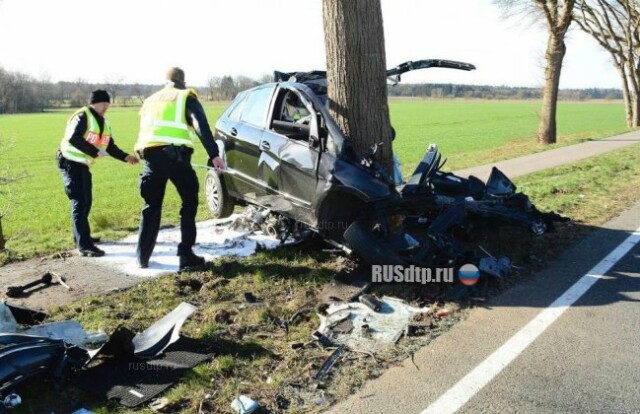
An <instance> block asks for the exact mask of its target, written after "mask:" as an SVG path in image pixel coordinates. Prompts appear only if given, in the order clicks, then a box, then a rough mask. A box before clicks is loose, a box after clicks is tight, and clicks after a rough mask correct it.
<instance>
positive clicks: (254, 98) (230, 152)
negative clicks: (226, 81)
mask: <svg viewBox="0 0 640 414" xmlns="http://www.w3.org/2000/svg"><path fill="white" fill-rule="evenodd" d="M273 90H274V85H265V86H261V87H258V88H255V89H251V90H249V91H247V92H245V94H246V96H245V97H244V99H243V101H242V102H241V103H239V104H238V106H237V107H236V108H235V109H234V110H232V111H231V112H230V114H229V117H228V118H227V121H228V124H226V125H225V127H226V129H227V133H226V142H225V148H226V156H227V164H228V168H227V169H228V173H229V175H230V176H231V180H230V181H232V182H233V185H232V187H233V188H230V189H229V190H230V192H232V193H239V194H242V195H243V197H245V198H247V199H249V200H254V201H255V200H257V199H258V198H259V197H261V196H262V195H264V194H266V187H267V185H266V183H265V180H264V177H263V176H262V174H260V167H259V163H260V155H261V150H260V141H261V138H262V134H263V132H264V130H265V126H266V123H267V110H268V108H269V103H270V101H271V97H272V95H273Z"/></svg>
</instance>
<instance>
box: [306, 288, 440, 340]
mask: <svg viewBox="0 0 640 414" xmlns="http://www.w3.org/2000/svg"><path fill="white" fill-rule="evenodd" d="M380 302H381V306H380V309H379V311H378V312H376V311H374V310H373V309H372V308H370V307H369V306H367V305H365V304H363V303H357V302H352V303H346V304H334V305H331V306H329V307H328V308H327V315H326V316H323V315H318V316H319V317H320V322H321V323H320V327H319V328H318V331H317V332H318V334H321V335H322V336H324V337H326V338H327V339H328V340H329V341H330V342H332V343H335V344H339V345H345V346H346V347H348V348H349V349H353V350H360V351H368V352H373V351H376V350H380V349H382V348H385V347H387V346H390V345H393V344H394V343H395V342H396V341H397V340H398V338H399V337H400V336H401V335H402V334H403V332H404V331H405V329H406V327H407V325H408V324H409V322H410V321H411V318H412V317H413V316H414V315H416V314H420V313H429V312H431V310H430V309H429V308H416V307H413V306H410V305H408V304H406V303H405V302H404V301H402V300H400V299H396V298H391V297H386V296H385V297H383V298H382V299H381V300H380ZM347 320H348V321H350V322H351V324H352V326H353V329H351V330H350V331H348V333H344V332H339V331H337V330H335V329H333V328H334V327H336V326H340V324H341V323H344V322H346V321H347Z"/></svg>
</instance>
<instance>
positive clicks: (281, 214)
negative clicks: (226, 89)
mask: <svg viewBox="0 0 640 414" xmlns="http://www.w3.org/2000/svg"><path fill="white" fill-rule="evenodd" d="M432 67H439V68H451V69H458V70H465V71H470V70H474V69H475V67H474V66H473V65H472V64H469V63H464V62H456V61H449V60H438V59H429V60H420V61H414V62H405V63H403V64H401V65H399V66H397V67H395V68H393V69H390V70H388V71H387V76H388V77H389V79H390V81H391V82H392V83H397V82H399V81H400V80H401V75H402V74H404V73H406V72H408V71H411V70H416V69H425V68H432ZM327 100H328V98H327V79H326V72H323V71H313V72H278V71H276V72H274V82H273V83H268V84H264V85H259V86H256V87H254V88H252V89H249V90H247V91H244V92H241V93H240V94H238V96H236V98H235V99H234V100H233V101H232V103H231V104H230V105H229V106H228V108H227V109H226V110H225V111H224V112H223V114H222V115H221V116H220V118H219V119H218V121H217V122H216V125H215V138H216V142H217V144H218V146H219V148H220V153H221V155H222V157H223V158H224V159H225V161H226V164H227V169H226V170H225V171H224V172H217V171H215V170H213V169H209V171H207V175H206V178H205V186H204V187H205V198H206V201H207V205H208V207H209V209H210V211H211V213H212V214H213V216H214V217H215V218H224V217H228V216H229V215H230V214H231V213H232V212H233V209H234V207H235V205H251V206H255V207H257V208H258V209H259V210H260V214H255V213H254V216H259V217H260V218H261V219H262V221H261V222H264V223H268V226H267V227H268V228H269V232H270V233H272V234H277V235H279V236H280V237H281V238H282V240H285V239H286V238H288V237H289V236H292V235H293V236H295V237H306V236H308V235H309V234H318V235H319V236H320V237H322V238H323V239H324V240H326V241H327V242H329V243H330V244H332V245H334V246H336V247H340V248H342V249H344V250H346V251H348V252H355V253H356V254H357V255H358V256H359V257H360V258H361V259H363V260H364V261H365V262H369V263H375V264H402V265H409V264H413V265H419V266H444V265H446V266H459V265H461V264H463V263H469V262H470V261H471V262H473V261H474V260H475V262H476V263H478V264H480V263H479V258H470V257H469V254H468V253H467V252H466V251H465V250H464V249H463V248H461V247H460V245H459V244H458V243H457V241H456V239H455V237H454V230H456V229H460V228H463V229H464V228H465V227H468V226H470V225H472V224H473V225H477V224H478V223H480V224H484V225H489V226H496V225H505V224H506V225H515V226H520V227H525V228H527V229H529V230H530V231H531V232H532V233H533V234H535V235H541V234H543V233H545V232H546V231H547V230H548V229H550V228H551V226H552V224H553V222H554V221H557V220H561V219H562V218H561V217H560V216H558V215H556V214H554V213H542V212H540V211H539V210H538V209H536V207H535V206H534V205H533V204H532V203H531V201H530V200H529V198H528V197H527V196H526V195H524V194H522V193H518V192H517V188H516V186H515V185H514V184H513V182H511V180H509V178H507V177H506V176H505V175H504V174H503V173H502V172H500V171H499V170H498V169H497V168H494V169H493V171H492V173H491V176H490V178H489V179H488V180H487V182H486V183H485V182H483V181H481V180H480V179H478V178H476V177H474V176H470V177H467V178H463V177H459V176H456V175H454V174H452V173H450V172H446V171H444V170H443V166H444V164H445V161H444V160H443V158H442V155H441V154H440V152H439V151H438V148H437V146H436V145H433V144H432V145H430V146H429V147H428V148H427V150H426V153H425V155H424V158H423V159H422V161H421V162H420V164H419V165H418V166H417V167H416V169H415V171H414V173H413V174H412V175H411V177H410V178H409V179H408V181H407V182H406V183H405V182H402V177H401V175H399V172H398V171H396V172H395V173H394V174H389V173H388V172H387V171H386V170H385V169H384V168H382V166H381V165H380V163H379V162H378V161H377V160H376V151H377V148H378V145H374V146H372V147H371V148H370V150H369V151H368V152H367V153H364V154H362V153H357V152H356V151H355V150H354V148H353V146H352V144H351V142H350V140H349V138H348V137H346V136H345V135H344V134H343V133H342V131H341V130H340V128H339V127H338V126H337V124H336V122H335V121H334V120H333V118H332V117H331V115H330V113H329V110H328V108H327V106H328V105H327ZM483 266H484V267H485V268H487V269H491V268H492V269H493V271H494V272H499V271H500V269H498V270H496V268H497V267H498V263H497V262H496V263H488V264H487V261H486V260H485V262H484V265H483ZM487 266H488V267H487Z"/></svg>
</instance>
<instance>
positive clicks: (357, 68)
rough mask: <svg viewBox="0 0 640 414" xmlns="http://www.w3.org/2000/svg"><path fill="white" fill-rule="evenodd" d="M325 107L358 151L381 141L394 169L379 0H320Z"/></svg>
mask: <svg viewBox="0 0 640 414" xmlns="http://www.w3.org/2000/svg"><path fill="white" fill-rule="evenodd" d="M322 4H323V18H324V38H325V48H326V55H327V82H328V96H329V110H330V112H331V114H332V116H333V118H334V119H335V120H336V122H337V123H338V126H339V127H340V129H341V130H342V131H343V132H344V133H345V135H346V136H348V137H349V138H350V140H351V142H352V144H353V146H354V148H355V150H356V151H361V152H363V151H366V150H367V149H368V148H369V147H370V146H371V145H372V144H374V143H380V142H382V143H383V144H384V145H383V146H382V147H381V148H380V151H379V159H380V161H381V162H382V164H383V165H384V166H385V167H386V169H387V171H391V170H392V150H391V124H390V121H389V106H388V103H387V93H386V92H387V84H386V76H385V71H386V57H385V45H384V30H383V26H382V9H381V7H380V0H323V2H322Z"/></svg>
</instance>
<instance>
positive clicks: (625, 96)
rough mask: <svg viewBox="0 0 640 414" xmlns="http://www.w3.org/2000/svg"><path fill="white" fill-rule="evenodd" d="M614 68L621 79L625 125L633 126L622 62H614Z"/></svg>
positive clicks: (629, 97)
mask: <svg viewBox="0 0 640 414" xmlns="http://www.w3.org/2000/svg"><path fill="white" fill-rule="evenodd" d="M616 69H618V73H619V74H620V79H622V98H623V100H624V114H625V120H626V122H627V126H628V127H629V128H632V127H633V109H632V104H631V95H630V93H629V82H628V81H627V75H626V74H625V71H624V64H622V63H617V62H616Z"/></svg>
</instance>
